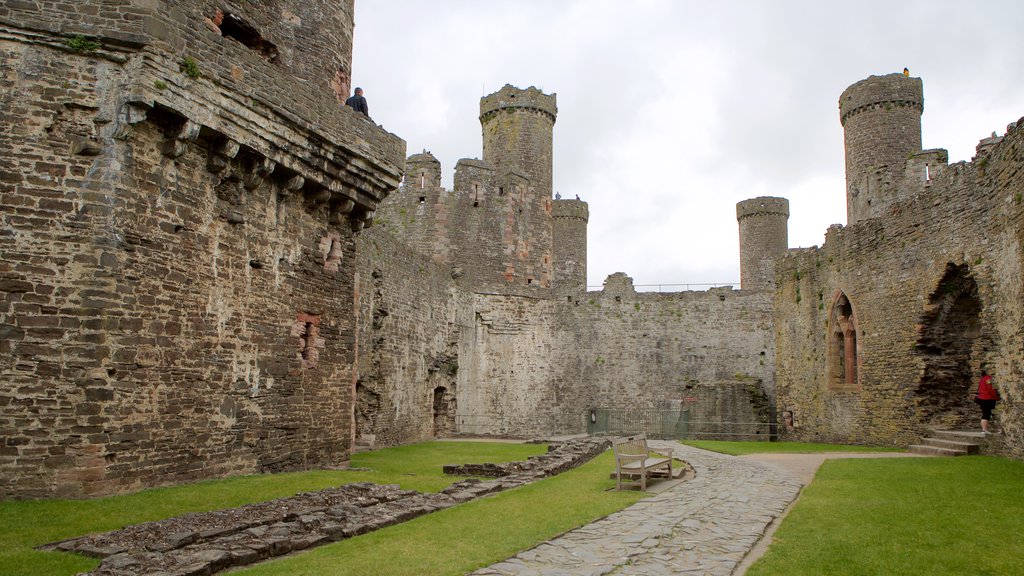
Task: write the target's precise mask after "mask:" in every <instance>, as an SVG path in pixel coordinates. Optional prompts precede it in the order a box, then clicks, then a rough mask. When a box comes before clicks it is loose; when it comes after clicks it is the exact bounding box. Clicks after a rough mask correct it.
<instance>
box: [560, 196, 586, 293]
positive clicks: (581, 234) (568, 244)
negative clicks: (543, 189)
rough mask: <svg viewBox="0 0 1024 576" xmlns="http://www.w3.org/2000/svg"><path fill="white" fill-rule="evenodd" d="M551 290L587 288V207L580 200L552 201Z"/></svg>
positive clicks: (572, 290) (567, 291) (566, 290)
mask: <svg viewBox="0 0 1024 576" xmlns="http://www.w3.org/2000/svg"><path fill="white" fill-rule="evenodd" d="M551 208H552V209H551V216H552V218H553V219H554V253H555V289H556V291H558V292H559V293H560V294H578V293H581V292H586V291H587V221H588V220H589V219H590V209H589V208H588V207H587V203H586V202H584V201H582V200H555V201H554V204H553V205H552V207H551Z"/></svg>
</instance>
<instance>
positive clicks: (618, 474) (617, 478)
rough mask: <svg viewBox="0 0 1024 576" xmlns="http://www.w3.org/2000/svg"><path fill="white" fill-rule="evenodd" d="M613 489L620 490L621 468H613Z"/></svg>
mask: <svg viewBox="0 0 1024 576" xmlns="http://www.w3.org/2000/svg"><path fill="white" fill-rule="evenodd" d="M615 489H616V490H618V491H620V492H621V491H622V470H620V469H619V468H615Z"/></svg>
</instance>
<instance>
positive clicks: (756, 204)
mask: <svg viewBox="0 0 1024 576" xmlns="http://www.w3.org/2000/svg"><path fill="white" fill-rule="evenodd" d="M756 215H770V216H782V217H784V218H789V200H787V199H785V198H776V197H773V196H759V197H757V198H751V199H749V200H743V201H742V202H739V203H737V204H736V219H737V220H743V219H744V218H747V217H749V216H756Z"/></svg>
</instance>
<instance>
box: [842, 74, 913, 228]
mask: <svg viewBox="0 0 1024 576" xmlns="http://www.w3.org/2000/svg"><path fill="white" fill-rule="evenodd" d="M922 112H924V89H923V86H922V83H921V79H920V78H910V77H908V76H904V75H903V74H889V75H886V76H871V77H870V78H867V79H866V80H861V81H860V82H857V83H856V84H854V85H852V86H850V87H849V88H847V89H846V90H845V91H844V92H843V94H842V96H840V97H839V121H840V123H842V125H843V133H844V135H845V147H846V222H847V224H853V223H855V222H858V221H861V220H865V219H867V218H874V217H876V216H881V215H882V214H884V213H885V211H886V210H887V209H888V208H889V207H890V206H891V205H892V204H893V203H894V202H897V201H899V200H901V199H902V196H903V195H902V194H901V192H900V180H901V178H902V176H903V173H904V168H905V165H906V162H907V158H908V157H909V156H910V155H911V154H913V153H915V152H919V151H920V150H921V113H922Z"/></svg>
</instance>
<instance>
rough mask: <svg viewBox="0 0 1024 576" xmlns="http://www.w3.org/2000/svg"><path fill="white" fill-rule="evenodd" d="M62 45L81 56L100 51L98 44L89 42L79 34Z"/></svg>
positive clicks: (92, 41)
mask: <svg viewBox="0 0 1024 576" xmlns="http://www.w3.org/2000/svg"><path fill="white" fill-rule="evenodd" d="M64 45H65V46H67V47H68V48H70V49H71V50H73V51H75V52H79V53H82V54H89V53H90V52H95V51H97V50H99V49H100V43H99V42H96V41H94V40H89V39H88V38H86V37H85V36H82V35H81V34H79V35H77V36H72V37H71V38H68V39H67V40H64Z"/></svg>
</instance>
